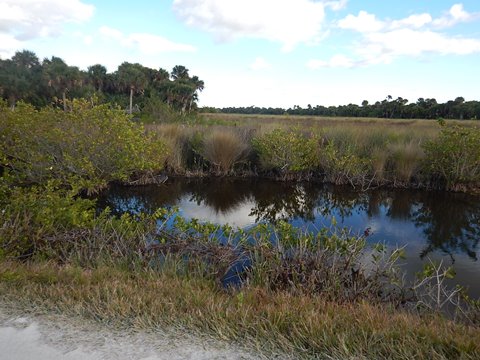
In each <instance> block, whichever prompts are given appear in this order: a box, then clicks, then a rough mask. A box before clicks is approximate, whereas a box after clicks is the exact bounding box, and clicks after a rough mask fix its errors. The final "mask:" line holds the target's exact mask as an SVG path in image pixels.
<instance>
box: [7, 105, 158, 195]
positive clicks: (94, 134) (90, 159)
mask: <svg viewBox="0 0 480 360" xmlns="http://www.w3.org/2000/svg"><path fill="white" fill-rule="evenodd" d="M70 108H71V111H68V112H64V111H62V110H59V109H55V108H43V109H41V110H36V109H35V108H33V107H32V106H31V105H27V104H21V103H20V104H18V106H17V107H16V109H15V111H12V110H10V109H9V108H8V107H7V106H6V103H1V104H0V139H1V141H0V166H3V167H5V168H8V169H10V172H11V173H12V175H13V176H15V177H16V179H17V182H18V181H22V182H24V183H37V184H40V183H44V182H45V181H48V180H49V179H59V180H61V181H63V182H64V183H66V182H67V180H68V179H70V178H72V177H75V178H76V179H77V181H78V182H80V183H81V185H82V187H83V188H87V189H90V190H92V189H96V188H100V187H102V186H105V185H106V184H107V183H108V182H110V181H114V180H120V181H126V180H128V179H129V178H130V176H132V174H134V173H136V174H139V173H146V172H151V171H155V170H159V169H161V168H162V166H163V162H164V159H165V156H166V151H165V149H166V148H165V146H164V145H163V144H162V143H161V142H160V141H159V140H158V139H156V138H155V137H154V136H153V135H146V134H145V132H144V129H143V128H142V127H141V126H140V125H137V124H135V123H133V122H132V121H131V120H130V117H129V116H128V115H126V114H125V113H124V112H123V111H121V110H119V109H114V108H112V107H111V106H109V105H97V106H96V105H92V104H91V103H89V102H88V101H86V100H74V101H73V102H72V103H71V105H70Z"/></svg>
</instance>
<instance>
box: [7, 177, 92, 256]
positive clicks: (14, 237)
mask: <svg viewBox="0 0 480 360" xmlns="http://www.w3.org/2000/svg"><path fill="white" fill-rule="evenodd" d="M1 181H2V183H1V184H0V194H1V195H0V208H1V209H2V210H1V212H2V221H1V222H0V254H2V255H6V256H12V257H21V258H22V257H28V256H31V255H33V254H35V253H37V252H38V251H39V249H40V248H42V247H44V243H45V241H46V238H47V237H48V236H51V235H52V234H54V233H55V232H57V231H59V230H64V229H73V228H81V227H85V226H90V225H91V224H92V222H93V219H94V215H95V207H94V201H92V200H88V199H81V198H75V192H76V191H74V190H64V189H60V188H58V182H53V181H51V182H49V183H48V184H47V185H45V186H31V187H28V188H22V187H12V186H9V184H8V183H7V182H6V181H5V180H4V179H1ZM42 244H43V245H42Z"/></svg>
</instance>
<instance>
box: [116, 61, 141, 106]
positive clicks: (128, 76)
mask: <svg viewBox="0 0 480 360" xmlns="http://www.w3.org/2000/svg"><path fill="white" fill-rule="evenodd" d="M117 81H118V85H119V87H120V88H121V89H124V90H129V92H130V105H129V108H128V113H129V114H132V109H133V94H134V93H135V92H143V90H144V89H145V87H146V85H147V78H146V76H145V74H144V72H143V66H142V65H140V64H131V63H128V62H124V63H122V64H121V65H120V66H119V67H118V70H117Z"/></svg>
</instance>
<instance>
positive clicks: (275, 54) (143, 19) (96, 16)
mask: <svg viewBox="0 0 480 360" xmlns="http://www.w3.org/2000/svg"><path fill="white" fill-rule="evenodd" d="M22 49H28V50H32V51H34V52H35V53H36V54H37V55H38V56H39V57H40V58H44V57H51V56H52V55H55V56H60V57H62V58H63V59H64V60H65V61H66V62H67V63H68V64H70V65H76V66H79V67H80V68H82V69H86V68H87V67H88V66H89V65H93V64H96V63H101V64H103V65H105V66H107V68H108V69H109V71H114V70H115V69H116V67H117V66H118V65H119V64H120V63H122V62H123V61H129V62H139V63H141V64H143V65H145V66H149V67H153V68H160V67H161V68H164V69H167V70H171V69H172V68H173V66H175V65H184V66H186V67H187V68H188V69H190V73H191V74H194V75H198V76H199V77H200V78H201V79H202V80H204V81H205V90H204V92H203V93H202V94H201V95H200V105H205V106H217V107H223V106H250V105H256V106H273V107H276V106H280V107H287V108H288V107H292V106H293V105H300V106H302V107H305V106H307V104H312V105H317V104H319V105H340V104H348V103H355V104H360V103H361V102H362V100H368V101H370V102H373V101H376V100H382V99H384V98H385V97H386V96H387V95H391V96H393V97H398V96H401V97H404V98H407V99H409V100H410V101H411V102H415V101H416V99H417V98H419V97H425V98H426V97H433V98H436V99H437V100H438V101H446V100H450V99H454V98H455V97H457V96H463V97H465V99H467V100H480V91H479V90H478V89H479V85H478V84H480V66H479V65H480V1H478V0H464V1H462V2H459V1H457V2H456V1H448V0H424V1H419V0H402V1H400V0H390V1H379V0H362V1H360V0H316V1H313V0H157V1H147V0H136V1H134V2H130V1H129V2H127V1H114V0H103V1H93V0H37V1H35V0H0V57H1V58H8V57H10V56H11V55H13V54H14V52H15V51H17V50H22Z"/></svg>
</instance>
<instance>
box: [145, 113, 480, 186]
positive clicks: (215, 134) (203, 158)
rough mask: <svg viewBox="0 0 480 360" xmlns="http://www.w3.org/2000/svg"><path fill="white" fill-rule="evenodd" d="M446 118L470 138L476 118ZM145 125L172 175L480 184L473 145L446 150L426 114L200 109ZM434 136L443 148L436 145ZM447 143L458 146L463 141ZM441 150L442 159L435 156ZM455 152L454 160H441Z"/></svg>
mask: <svg viewBox="0 0 480 360" xmlns="http://www.w3.org/2000/svg"><path fill="white" fill-rule="evenodd" d="M446 124H447V127H448V128H453V129H464V131H463V132H462V133H467V132H468V133H469V134H470V135H469V136H470V138H471V139H470V140H468V141H470V143H471V144H474V143H475V142H476V136H477V137H478V135H476V134H477V133H478V131H479V127H478V122H477V121H473V120H472V121H457V120H450V121H448V122H446ZM147 129H148V130H149V131H153V132H158V133H161V134H162V138H163V139H164V141H165V142H166V143H167V144H169V145H170V149H171V152H170V155H169V159H168V160H167V168H169V169H171V170H173V172H174V173H179V174H191V175H195V174H200V175H202V176H205V175H210V174H211V175H225V174H229V175H234V176H235V175H252V174H255V175H260V176H267V177H273V178H277V179H281V180H287V179H289V180H295V179H296V180H300V179H305V178H308V179H311V178H315V179H319V180H322V181H326V182H331V183H334V184H350V185H352V186H354V187H355V188H359V189H362V190H365V189H368V188H370V187H372V186H391V187H415V188H418V187H423V188H436V189H449V190H462V191H470V190H471V191H475V189H478V188H480V186H479V184H478V183H479V182H480V181H479V180H478V173H479V172H478V168H480V166H479V165H478V160H476V156H477V155H476V150H468V151H467V150H465V149H467V147H468V146H464V149H454V150H452V149H450V150H449V148H448V146H450V145H448V144H447V142H448V141H447V140H446V139H447V137H446V136H445V135H444V134H445V132H442V131H441V127H440V126H438V124H437V122H435V121H432V120H414V119H413V120H394V119H391V120H386V119H374V118H372V119H369V118H361V119H359V118H326V117H312V116H266V115H265V116H262V115H252V116H250V115H234V114H202V119H201V121H199V122H192V123H191V124H190V125H178V124H176V125H171V124H152V125H148V126H147ZM279 133H282V134H290V136H286V135H284V136H283V137H282V136H278V134H279ZM191 134H195V135H194V136H192V135H191ZM245 134H248V136H245ZM296 137H298V138H302V139H304V140H303V141H302V142H303V144H294V142H292V139H294V138H296ZM273 138H275V141H270V140H271V139H273ZM179 139H182V140H179ZM311 139H316V140H315V144H314V146H315V148H316V149H315V150H312V151H307V152H305V151H306V149H307V148H310V147H311V145H312V144H311ZM441 141H443V142H444V144H445V145H443V148H441V147H442V145H440V146H437V144H438V143H439V142H441ZM252 143H253V144H252ZM454 143H455V144H457V145H456V146H457V147H459V146H461V144H466V140H462V141H456V142H454ZM452 144H453V143H452ZM252 145H253V147H252ZM469 146H470V145H469ZM426 148H428V151H429V153H428V156H426V155H425V149H426ZM185 149H187V150H186V151H185ZM442 151H443V152H444V154H443V155H439V156H440V158H442V159H445V160H444V161H443V162H442V161H440V160H439V158H438V157H437V155H436V154H434V152H437V153H441V152H442ZM466 151H467V152H468V153H466ZM247 154H248V155H247ZM312 154H315V156H312ZM445 154H447V155H448V156H447V155H445ZM459 154H460V155H459ZM462 154H463V155H462ZM454 157H456V158H457V160H458V161H457V160H452V161H450V162H448V161H447V159H449V158H452V159H453V158H454ZM185 158H188V159H189V160H188V161H185ZM192 159H193V160H192ZM300 159H304V160H300ZM453 162H456V164H453ZM236 164H243V165H242V166H236ZM286 170H287V171H286ZM299 170H301V171H299Z"/></svg>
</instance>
